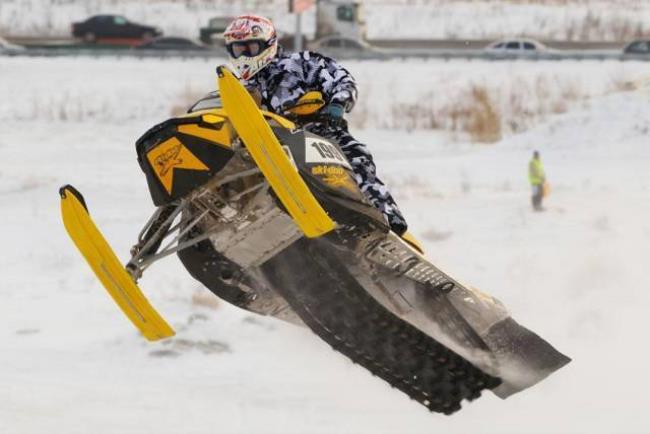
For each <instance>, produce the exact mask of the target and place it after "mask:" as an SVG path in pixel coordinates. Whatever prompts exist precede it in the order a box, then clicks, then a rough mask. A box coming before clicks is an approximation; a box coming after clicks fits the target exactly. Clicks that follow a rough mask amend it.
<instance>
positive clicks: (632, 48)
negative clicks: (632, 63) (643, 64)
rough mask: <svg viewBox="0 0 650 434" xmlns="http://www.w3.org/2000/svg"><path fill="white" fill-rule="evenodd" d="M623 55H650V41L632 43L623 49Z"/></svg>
mask: <svg viewBox="0 0 650 434" xmlns="http://www.w3.org/2000/svg"><path fill="white" fill-rule="evenodd" d="M623 54H635V55H638V54H640V55H646V56H649V55H650V40H639V41H632V42H630V43H629V44H627V45H626V46H625V48H623Z"/></svg>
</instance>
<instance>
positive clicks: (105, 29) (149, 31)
mask: <svg viewBox="0 0 650 434" xmlns="http://www.w3.org/2000/svg"><path fill="white" fill-rule="evenodd" d="M160 35H162V31H161V30H160V29H158V28H156V27H152V26H145V25H142V24H137V23H132V22H130V21H129V20H127V19H126V18H124V17H123V16H121V15H95V16H92V17H90V18H88V19H87V20H86V21H82V22H80V23H72V36H74V37H75V38H82V39H83V40H84V41H86V42H96V41H97V40H99V39H151V38H154V37H156V36H160Z"/></svg>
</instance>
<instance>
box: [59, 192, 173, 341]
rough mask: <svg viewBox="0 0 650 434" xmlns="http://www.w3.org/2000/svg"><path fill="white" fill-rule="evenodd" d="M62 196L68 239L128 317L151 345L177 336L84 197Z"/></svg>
mask: <svg viewBox="0 0 650 434" xmlns="http://www.w3.org/2000/svg"><path fill="white" fill-rule="evenodd" d="M59 193H60V195H61V214H62V216H63V224H64V225H65V228H66V230H67V231H68V235H70V238H72V241H73V242H74V243H75V245H76V246H77V248H78V249H79V251H80V252H81V254H82V255H83V256H84V258H86V261H88V264H89V265H90V268H92V270H93V271H94V272H95V275H96V276H97V278H98V279H99V280H100V281H101V282H102V285H104V288H106V290H107V291H108V293H109V294H110V295H111V297H113V300H115V302H116V303H117V305H118V306H119V307H120V309H122V311H123V312H124V314H125V315H126V316H127V317H128V318H129V319H130V320H131V322H132V323H133V324H134V325H135V326H136V327H137V328H138V330H140V331H141V332H142V334H143V335H144V337H145V338H147V339H148V340H150V341H157V340H159V339H163V338H168V337H170V336H174V334H175V333H174V330H173V329H172V328H171V327H170V326H169V325H168V324H167V322H165V320H164V319H163V318H162V317H161V316H160V314H159V313H158V312H157V311H156V310H155V309H154V308H153V307H152V306H151V304H149V301H148V300H147V298H146V297H145V295H144V294H143V293H142V291H140V288H138V286H137V285H136V284H135V282H134V281H133V279H131V276H130V275H129V274H128V273H127V271H126V269H124V267H123V266H122V264H121V263H120V261H119V259H118V258H117V256H115V253H113V250H112V249H111V247H110V246H109V245H108V243H107V242H106V240H105V239H104V237H103V236H102V234H101V232H99V229H97V226H95V223H93V221H92V219H91V218H90V215H89V214H88V210H87V208H86V204H85V202H84V199H83V196H81V193H79V192H78V191H77V190H76V189H75V188H74V187H72V186H71V185H66V186H64V187H61V189H60V190H59Z"/></svg>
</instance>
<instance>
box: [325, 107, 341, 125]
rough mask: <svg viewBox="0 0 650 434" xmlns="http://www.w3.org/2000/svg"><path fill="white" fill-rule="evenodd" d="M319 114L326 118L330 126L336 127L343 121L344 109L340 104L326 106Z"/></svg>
mask: <svg viewBox="0 0 650 434" xmlns="http://www.w3.org/2000/svg"><path fill="white" fill-rule="evenodd" d="M321 112H322V113H323V114H324V115H325V116H326V117H327V118H328V120H329V122H330V124H333V125H338V124H340V123H341V122H342V121H343V115H344V114H345V107H343V106H342V105H341V104H337V103H332V104H328V105H326V106H325V107H324V108H323V109H322V110H321Z"/></svg>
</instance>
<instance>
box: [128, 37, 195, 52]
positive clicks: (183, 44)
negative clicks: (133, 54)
mask: <svg viewBox="0 0 650 434" xmlns="http://www.w3.org/2000/svg"><path fill="white" fill-rule="evenodd" d="M135 48H142V49H145V50H207V47H205V46H203V45H201V44H198V43H196V42H194V41H192V40H191V39H187V38H179V37H173V36H169V37H163V38H156V39H152V40H151V41H147V42H144V43H142V44H140V45H138V46H137V47H135Z"/></svg>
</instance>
